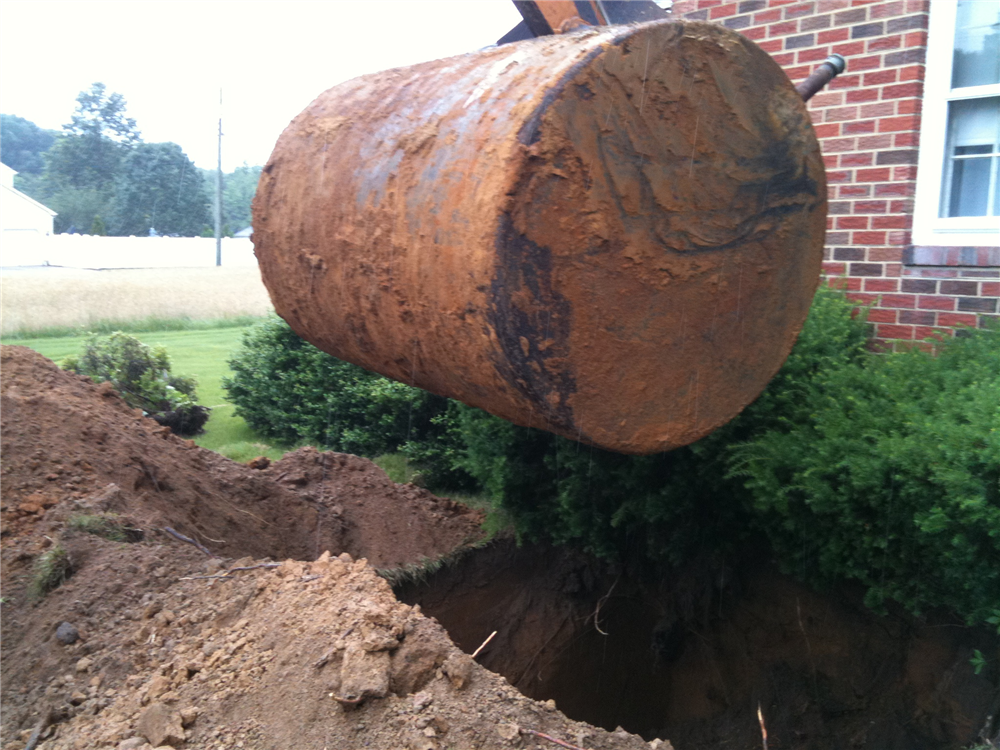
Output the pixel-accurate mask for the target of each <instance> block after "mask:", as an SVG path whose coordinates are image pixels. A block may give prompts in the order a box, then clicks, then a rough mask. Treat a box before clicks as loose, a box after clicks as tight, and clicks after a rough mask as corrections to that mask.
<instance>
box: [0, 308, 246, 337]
mask: <svg viewBox="0 0 1000 750" xmlns="http://www.w3.org/2000/svg"><path fill="white" fill-rule="evenodd" d="M260 321H261V318H259V317H257V316H255V315H237V316H235V317H232V318H213V319H211V320H193V319H191V318H160V317H156V316H151V317H148V318H139V319H138V320H101V321H98V322H96V323H92V324H90V325H87V326H77V327H74V326H52V327H50V328H34V329H22V330H20V331H16V332H14V333H10V334H4V337H3V343H5V344H8V343H11V342H13V341H23V340H25V339H55V338H65V337H70V336H91V335H93V334H95V333H99V334H109V333H115V332H116V331H122V332H124V333H152V332H154V331H210V330H216V329H220V328H246V327H247V326H251V325H254V324H256V323H259V322H260Z"/></svg>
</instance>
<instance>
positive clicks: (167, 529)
mask: <svg viewBox="0 0 1000 750" xmlns="http://www.w3.org/2000/svg"><path fill="white" fill-rule="evenodd" d="M163 530H164V531H165V532H167V533H168V534H170V536H172V537H173V538H174V539H179V540H181V541H182V542H187V543H188V544H193V545H194V546H195V547H197V548H198V549H200V550H201V551H202V552H204V553H205V554H206V555H208V556H209V557H218V555H216V554H215V553H214V552H210V551H209V550H208V549H207V548H206V547H205V545H203V544H202V543H201V542H196V541H195V540H194V539H192V538H191V537H189V536H184V535H183V534H181V533H180V532H177V531H174V530H173V529H172V528H170V527H169V526H164V527H163Z"/></svg>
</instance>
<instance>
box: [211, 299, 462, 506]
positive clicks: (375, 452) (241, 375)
mask: <svg viewBox="0 0 1000 750" xmlns="http://www.w3.org/2000/svg"><path fill="white" fill-rule="evenodd" d="M229 365H230V368H231V369H232V372H233V375H232V377H229V378H226V379H225V380H224V381H223V387H224V388H225V389H226V392H227V393H228V396H229V400H230V401H231V402H232V403H234V404H235V405H236V414H237V415H238V416H240V417H242V418H243V419H245V420H246V422H247V424H249V425H250V427H252V428H253V429H254V430H256V431H257V432H259V433H260V434H262V435H264V436H266V437H268V438H270V439H272V440H276V441H279V442H283V443H285V444H289V445H290V444H294V443H299V442H308V443H312V444H315V445H319V446H322V447H325V448H331V449H333V450H338V451H344V452H348V453H355V454H357V455H360V456H368V457H375V456H379V455H382V454H385V453H393V452H396V451H401V452H403V453H404V454H405V455H407V457H408V458H410V460H411V461H413V463H414V464H415V465H416V466H417V468H419V469H421V470H422V472H424V473H425V476H426V478H427V481H428V482H434V483H435V484H437V485H439V486H440V485H448V484H451V485H461V484H463V483H465V484H467V483H468V477H467V476H465V475H464V474H463V473H462V472H461V470H460V469H457V468H456V467H455V466H454V465H452V464H451V463H449V462H448V458H449V455H450V454H449V451H453V450H455V449H456V447H457V446H458V445H459V443H458V440H459V438H458V437H456V436H455V434H454V430H453V429H452V425H451V424H450V423H449V422H448V421H446V420H445V419H444V415H445V414H446V413H447V412H448V400H447V399H445V398H442V397H441V396H435V395H434V394H432V393H428V392H427V391H423V390H421V389H419V388H413V387H411V386H408V385H405V384H403V383H397V382H396V381H394V380H389V379H388V378H385V377H382V376H381V375H376V374H375V373H372V372H369V371H368V370H365V369H364V368H361V367H358V366H357V365H352V364H350V363H349V362H344V361H343V360H340V359H337V358H336V357H331V356H330V355H329V354H326V353H324V352H322V351H320V350H319V349H317V348H316V347H314V346H312V345H311V344H308V343H306V342H305V341H303V340H302V339H301V338H299V336H298V335H297V334H296V333H295V332H294V331H292V329H291V328H290V327H289V326H288V324H287V323H285V322H284V321H283V320H281V319H280V318H277V317H274V318H272V319H269V320H267V321H265V322H264V323H262V324H260V325H258V326H256V327H254V328H253V329H251V330H250V331H248V332H247V333H246V334H245V335H244V338H243V345H242V347H241V348H240V350H239V351H238V352H237V353H236V354H235V355H234V357H233V359H232V360H230V362H229ZM449 441H451V442H449Z"/></svg>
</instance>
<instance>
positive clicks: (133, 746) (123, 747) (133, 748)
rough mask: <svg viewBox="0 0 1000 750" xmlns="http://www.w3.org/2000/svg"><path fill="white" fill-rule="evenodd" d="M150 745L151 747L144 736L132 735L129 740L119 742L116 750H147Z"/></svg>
mask: <svg viewBox="0 0 1000 750" xmlns="http://www.w3.org/2000/svg"><path fill="white" fill-rule="evenodd" d="M148 747H150V744H149V743H148V742H146V740H144V739H143V738H142V737H130V738H129V739H127V740H122V741H121V742H119V743H118V747H117V748H116V750H145V748H148Z"/></svg>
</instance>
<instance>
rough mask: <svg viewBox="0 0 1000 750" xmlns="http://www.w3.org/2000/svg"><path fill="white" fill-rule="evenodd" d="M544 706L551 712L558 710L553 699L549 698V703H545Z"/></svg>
mask: <svg viewBox="0 0 1000 750" xmlns="http://www.w3.org/2000/svg"><path fill="white" fill-rule="evenodd" d="M542 705H543V706H545V707H546V708H547V709H549V711H555V710H556V702H555V701H554V700H552V699H551V698H549V699H548V700H547V701H545V703H543V704H542Z"/></svg>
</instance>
